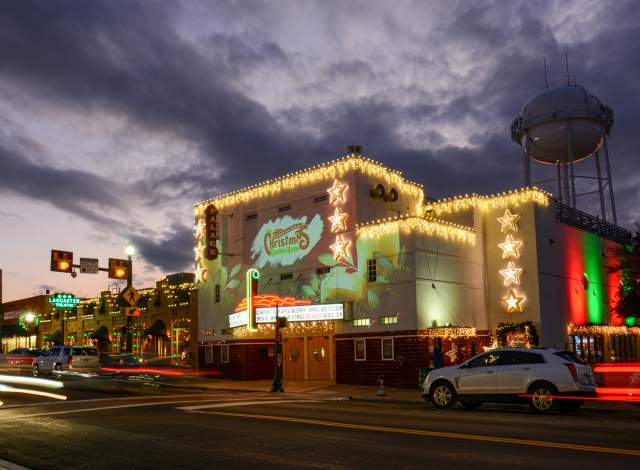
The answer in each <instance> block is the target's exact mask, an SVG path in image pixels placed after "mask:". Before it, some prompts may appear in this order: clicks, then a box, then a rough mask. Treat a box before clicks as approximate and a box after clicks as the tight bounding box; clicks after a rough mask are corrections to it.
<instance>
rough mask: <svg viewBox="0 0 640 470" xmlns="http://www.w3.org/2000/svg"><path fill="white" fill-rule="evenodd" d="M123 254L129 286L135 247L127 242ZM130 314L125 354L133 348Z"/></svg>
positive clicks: (131, 279)
mask: <svg viewBox="0 0 640 470" xmlns="http://www.w3.org/2000/svg"><path fill="white" fill-rule="evenodd" d="M124 254H125V255H127V259H128V260H129V265H128V266H127V287H131V285H132V284H133V282H132V281H133V259H132V258H133V255H135V254H136V248H135V247H134V246H133V245H132V244H131V242H129V243H128V244H127V246H126V247H125V249H124ZM131 323H132V321H131V315H127V338H126V350H127V354H130V353H131V352H132V350H133V334H132V333H133V332H132V331H131Z"/></svg>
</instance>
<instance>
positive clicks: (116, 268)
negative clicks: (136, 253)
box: [109, 258, 129, 279]
mask: <svg viewBox="0 0 640 470" xmlns="http://www.w3.org/2000/svg"><path fill="white" fill-rule="evenodd" d="M128 277H129V261H128V260H126V259H118V258H109V278H110V279H127V278H128Z"/></svg>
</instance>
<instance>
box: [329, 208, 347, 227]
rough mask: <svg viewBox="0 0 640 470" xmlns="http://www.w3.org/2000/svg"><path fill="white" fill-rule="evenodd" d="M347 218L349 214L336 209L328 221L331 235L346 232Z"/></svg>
mask: <svg viewBox="0 0 640 470" xmlns="http://www.w3.org/2000/svg"><path fill="white" fill-rule="evenodd" d="M348 218H349V214H347V213H346V212H342V211H341V210H340V208H339V207H336V210H335V212H334V213H333V215H332V216H331V217H329V220H330V221H331V231H332V232H333V233H337V232H344V231H345V230H347V219H348Z"/></svg>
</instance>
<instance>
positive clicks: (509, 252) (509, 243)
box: [498, 235, 522, 259]
mask: <svg viewBox="0 0 640 470" xmlns="http://www.w3.org/2000/svg"><path fill="white" fill-rule="evenodd" d="M521 245H522V242H521V241H520V240H514V239H513V237H512V236H511V235H507V238H506V239H505V240H504V243H500V244H498V246H499V247H500V248H502V259H506V258H510V257H511V258H519V257H520V252H519V251H518V250H519V249H520V246H521Z"/></svg>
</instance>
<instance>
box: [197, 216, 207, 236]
mask: <svg viewBox="0 0 640 470" xmlns="http://www.w3.org/2000/svg"><path fill="white" fill-rule="evenodd" d="M206 227H207V224H205V223H204V221H203V220H201V221H200V222H198V223H197V224H196V227H195V228H196V240H202V239H203V238H204V229H205V228H206Z"/></svg>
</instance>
